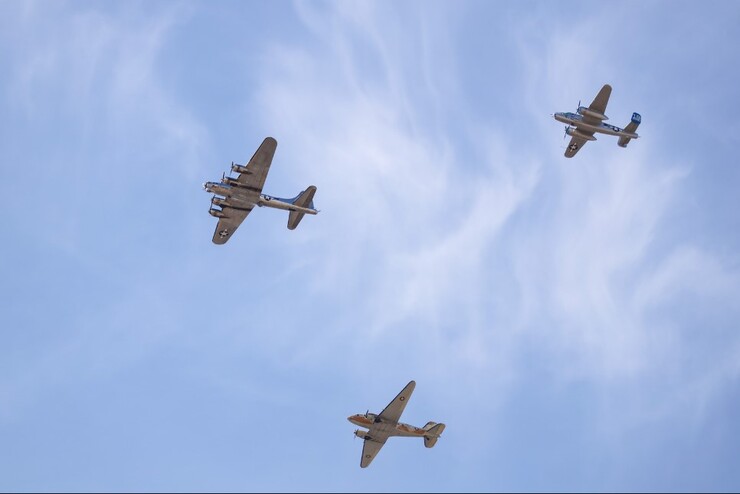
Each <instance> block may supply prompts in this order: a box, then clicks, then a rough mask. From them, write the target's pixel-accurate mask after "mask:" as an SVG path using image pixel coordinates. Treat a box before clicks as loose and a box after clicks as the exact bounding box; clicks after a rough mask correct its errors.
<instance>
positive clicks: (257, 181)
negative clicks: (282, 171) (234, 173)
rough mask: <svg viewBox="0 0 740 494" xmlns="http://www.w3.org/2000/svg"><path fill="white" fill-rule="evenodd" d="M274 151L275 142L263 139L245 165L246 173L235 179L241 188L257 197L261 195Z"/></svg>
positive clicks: (267, 138)
mask: <svg viewBox="0 0 740 494" xmlns="http://www.w3.org/2000/svg"><path fill="white" fill-rule="evenodd" d="M275 149H277V141H276V140H275V139H273V138H272V137H265V140H264V141H262V144H260V147H259V148H257V151H255V153H254V156H252V159H250V160H249V163H247V166H246V169H247V170H246V172H245V173H240V174H239V177H237V181H238V182H239V184H240V185H241V186H242V187H243V188H245V189H247V190H249V191H251V192H255V193H256V194H257V195H259V194H261V193H262V188H263V187H264V186H265V179H266V178H267V172H268V171H270V164H272V157H273V156H274V155H275Z"/></svg>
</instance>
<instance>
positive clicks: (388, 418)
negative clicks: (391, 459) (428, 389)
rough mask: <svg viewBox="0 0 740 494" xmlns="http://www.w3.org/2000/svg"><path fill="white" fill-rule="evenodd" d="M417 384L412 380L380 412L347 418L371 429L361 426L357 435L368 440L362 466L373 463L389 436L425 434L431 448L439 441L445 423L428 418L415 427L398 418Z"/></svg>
mask: <svg viewBox="0 0 740 494" xmlns="http://www.w3.org/2000/svg"><path fill="white" fill-rule="evenodd" d="M415 387H416V383H415V382H414V381H411V382H410V383H408V384H407V385H406V387H405V388H403V390H401V392H400V393H398V396H396V397H395V398H393V401H391V402H390V403H389V404H388V406H387V407H385V409H384V410H383V411H382V412H380V414H378V415H376V414H374V413H370V411H369V410H368V411H367V412H365V413H364V414H357V415H352V416H351V417H347V420H349V421H350V422H352V423H353V424H355V425H357V426H360V427H364V428H366V429H368V430H367V431H362V430H360V429H357V430H356V431H355V436H357V437H360V438H362V439H364V440H365V442H364V444H363V445H362V459H361V460H360V466H361V467H362V468H366V467H367V466H368V465H370V463H371V462H372V461H373V459H374V458H375V455H377V454H378V451H380V448H382V447H383V445H384V444H385V442H386V441H387V440H388V438H389V437H393V436H402V437H422V438H424V446H426V447H427V448H431V447H433V446H434V445H435V444H436V443H437V439H439V436H440V435H441V434H442V431H444V430H445V425H444V424H438V423H436V422H427V425H425V426H424V427H414V426H413V425H408V424H402V423H401V422H399V421H398V420H399V419H400V418H401V414H402V413H403V410H404V408H406V403H408V401H409V398H411V393H413V392H414V388H415Z"/></svg>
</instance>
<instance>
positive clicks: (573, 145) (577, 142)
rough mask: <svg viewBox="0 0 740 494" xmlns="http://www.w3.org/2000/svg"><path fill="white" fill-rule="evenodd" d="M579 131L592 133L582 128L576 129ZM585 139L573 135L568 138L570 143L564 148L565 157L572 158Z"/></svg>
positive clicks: (584, 142)
mask: <svg viewBox="0 0 740 494" xmlns="http://www.w3.org/2000/svg"><path fill="white" fill-rule="evenodd" d="M578 131H579V132H583V133H584V134H591V135H594V133H593V132H586V131H584V130H581V129H578ZM586 142H588V141H586V139H583V138H581V137H576V136H573V137H571V139H570V144H568V147H567V148H565V157H566V158H572V157H573V156H575V155H576V153H577V152H578V151H580V149H581V148H582V147H583V145H584V144H586Z"/></svg>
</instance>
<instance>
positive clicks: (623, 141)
mask: <svg viewBox="0 0 740 494" xmlns="http://www.w3.org/2000/svg"><path fill="white" fill-rule="evenodd" d="M640 122H642V117H641V116H640V114H639V113H633V114H632V120H630V123H629V124H627V127H625V128H624V131H625V132H629V133H630V134H634V133H635V131H636V130H637V127H639V125H640ZM631 139H632V137H620V138H619V141H618V142H617V144H619V145H620V146H622V147H623V148H626V147H627V144H629V142H630V140H631Z"/></svg>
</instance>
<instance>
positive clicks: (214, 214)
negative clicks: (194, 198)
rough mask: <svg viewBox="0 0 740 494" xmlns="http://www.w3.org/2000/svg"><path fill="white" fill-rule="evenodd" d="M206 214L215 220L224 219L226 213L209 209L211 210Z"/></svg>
mask: <svg viewBox="0 0 740 494" xmlns="http://www.w3.org/2000/svg"><path fill="white" fill-rule="evenodd" d="M208 213H209V214H210V215H211V216H215V217H216V218H226V213H224V212H223V211H221V210H220V209H214V208H211V209H209V210H208Z"/></svg>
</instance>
